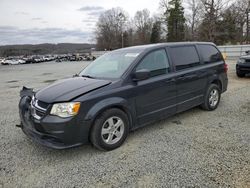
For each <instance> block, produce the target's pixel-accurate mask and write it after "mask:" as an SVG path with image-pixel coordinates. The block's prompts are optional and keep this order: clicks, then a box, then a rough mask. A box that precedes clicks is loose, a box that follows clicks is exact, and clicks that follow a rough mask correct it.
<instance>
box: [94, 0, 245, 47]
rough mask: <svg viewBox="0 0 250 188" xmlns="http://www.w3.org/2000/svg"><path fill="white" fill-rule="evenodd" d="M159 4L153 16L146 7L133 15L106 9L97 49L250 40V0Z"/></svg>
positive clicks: (99, 25)
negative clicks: (161, 43)
mask: <svg viewBox="0 0 250 188" xmlns="http://www.w3.org/2000/svg"><path fill="white" fill-rule="evenodd" d="M159 6H160V9H159V13H157V14H154V15H153V16H151V15H150V11H149V10H147V9H143V10H139V11H137V12H136V13H135V15H134V17H132V18H131V17H130V16H129V14H128V13H127V12H126V11H124V10H123V9H122V8H120V7H118V8H112V9H110V10H107V11H105V12H104V13H102V14H101V15H100V17H99V19H98V22H97V24H96V31H95V36H96V42H97V49H100V50H104V49H106V50H113V49H117V48H121V47H128V46H134V45H141V44H150V43H159V42H179V41H210V42H214V43H216V44H217V45H225V44H248V43H249V42H250V36H249V11H250V0H229V1H228V0H184V1H182V0H161V1H160V3H159ZM184 7H185V8H184Z"/></svg>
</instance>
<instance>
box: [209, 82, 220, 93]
mask: <svg viewBox="0 0 250 188" xmlns="http://www.w3.org/2000/svg"><path fill="white" fill-rule="evenodd" d="M211 84H216V85H217V86H219V88H220V90H221V91H222V83H221V81H220V80H214V81H213V82H212V83H211Z"/></svg>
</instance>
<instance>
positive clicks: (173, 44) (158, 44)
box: [116, 42, 215, 51]
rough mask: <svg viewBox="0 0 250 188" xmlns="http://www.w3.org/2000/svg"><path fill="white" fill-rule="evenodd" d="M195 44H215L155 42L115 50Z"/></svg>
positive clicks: (137, 49)
mask: <svg viewBox="0 0 250 188" xmlns="http://www.w3.org/2000/svg"><path fill="white" fill-rule="evenodd" d="M195 44H209V45H215V44H214V43H211V42H167V43H157V44H146V45H140V46H131V47H126V48H121V49H118V50H116V51H121V50H125V51H126V50H127V51H135V50H136V51H144V50H148V49H154V48H159V47H166V46H177V45H178V46H179V45H195Z"/></svg>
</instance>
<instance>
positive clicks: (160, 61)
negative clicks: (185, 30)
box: [136, 49, 170, 77]
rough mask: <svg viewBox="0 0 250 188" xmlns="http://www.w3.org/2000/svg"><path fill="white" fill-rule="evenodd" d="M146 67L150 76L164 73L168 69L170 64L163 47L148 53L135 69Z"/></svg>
mask: <svg viewBox="0 0 250 188" xmlns="http://www.w3.org/2000/svg"><path fill="white" fill-rule="evenodd" d="M142 69H146V70H149V71H150V76H151V77H154V76H158V75H162V74H166V73H168V72H169V71H170V66H169V62H168V58H167V54H166V51H165V50H164V49H161V50H156V51H153V52H151V53H149V54H148V55H147V56H146V57H144V59H143V60H142V61H141V62H140V64H139V65H138V66H137V68H136V71H138V70H142Z"/></svg>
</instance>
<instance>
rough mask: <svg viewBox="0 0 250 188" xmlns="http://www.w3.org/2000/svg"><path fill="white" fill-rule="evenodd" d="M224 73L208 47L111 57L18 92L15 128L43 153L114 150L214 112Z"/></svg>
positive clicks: (133, 50) (169, 47)
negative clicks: (161, 124)
mask: <svg viewBox="0 0 250 188" xmlns="http://www.w3.org/2000/svg"><path fill="white" fill-rule="evenodd" d="M227 70H228V68H227V64H226V63H225V61H224V59H223V57H222V54H221V53H220V51H219V50H218V48H217V47H216V46H215V45H214V44H213V43H189V42H185V43H166V44H155V45H144V46H136V47H130V48H123V49H120V50H115V51H112V52H109V53H106V54H105V55H103V56H101V57H99V58H97V59H96V60H95V61H93V62H92V63H90V64H89V65H88V66H87V67H86V68H85V69H84V70H83V71H81V72H80V73H79V75H78V76H75V77H73V78H70V79H65V80H61V81H58V82H55V83H54V84H52V85H50V86H48V87H46V88H44V89H41V90H39V91H37V92H33V90H31V89H27V88H24V89H23V90H22V91H21V100H20V103H19V110H20V118H21V125H20V127H21V128H22V130H23V132H24V133H25V134H26V135H27V136H28V137H30V138H32V139H33V140H34V141H37V142H38V143H40V144H43V145H45V146H48V147H52V148H56V149H64V148H69V147H74V146H79V145H81V144H84V143H88V142H89V141H90V142H91V143H92V144H93V145H94V146H95V147H97V148H99V149H102V150H112V149H115V148H117V147H119V146H120V145H121V144H122V143H123V142H124V141H125V139H126V137H127V135H128V133H129V132H130V131H131V130H135V129H137V128H140V127H142V126H145V125H147V124H150V123H152V122H155V121H157V120H160V119H165V118H167V117H169V116H171V115H174V114H176V113H180V112H183V111H185V110H188V109H190V108H193V107H195V106H201V107H202V108H203V109H205V110H208V111H211V110H215V109H216V108H217V107H218V105H219V102H220V98H221V94H222V93H223V92H225V91H226V90H227V84H228V78H227ZM197 126H199V125H197Z"/></svg>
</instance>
